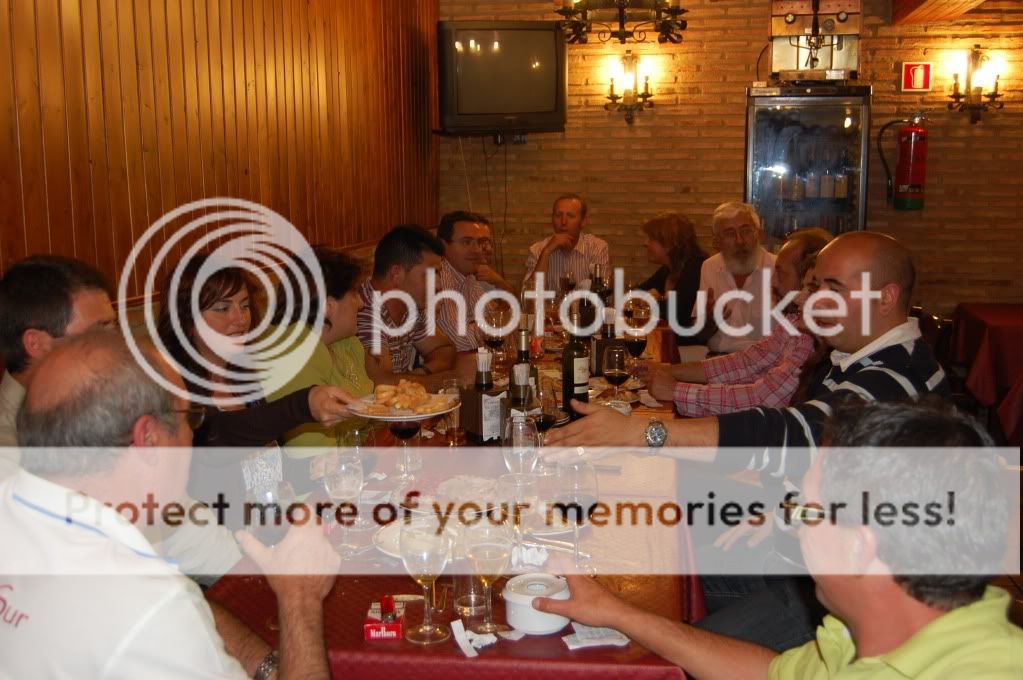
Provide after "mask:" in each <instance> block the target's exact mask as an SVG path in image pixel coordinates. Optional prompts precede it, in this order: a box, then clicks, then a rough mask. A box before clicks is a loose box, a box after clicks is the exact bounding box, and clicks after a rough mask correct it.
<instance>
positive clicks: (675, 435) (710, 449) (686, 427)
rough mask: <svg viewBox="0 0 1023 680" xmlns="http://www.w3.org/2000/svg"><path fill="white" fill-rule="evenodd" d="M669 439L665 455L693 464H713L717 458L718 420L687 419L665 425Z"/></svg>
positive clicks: (675, 420)
mask: <svg viewBox="0 0 1023 680" xmlns="http://www.w3.org/2000/svg"><path fill="white" fill-rule="evenodd" d="M664 427H665V429H667V431H668V439H667V441H666V442H665V443H664V445H665V446H666V447H669V448H667V449H665V453H666V454H667V455H669V456H671V457H673V458H678V459H680V460H687V461H690V462H693V463H713V462H714V459H715V458H716V457H717V445H718V419H717V418H716V417H713V416H711V417H708V418H685V419H672V420H669V421H666V422H665V423H664Z"/></svg>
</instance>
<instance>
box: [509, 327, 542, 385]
mask: <svg viewBox="0 0 1023 680" xmlns="http://www.w3.org/2000/svg"><path fill="white" fill-rule="evenodd" d="M531 336H532V330H531V329H529V328H520V329H519V330H518V331H517V335H516V337H515V345H516V348H517V354H516V357H515V365H516V366H518V365H519V364H527V365H528V366H529V385H530V387H532V388H533V389H534V390H535V389H536V386H537V385H538V384H539V382H540V381H539V379H538V374H537V372H536V366H534V365H533V362H532V361H530V359H529V355H530V351H529V346H530V340H531ZM514 374H515V373H514V370H513V371H512V375H514Z"/></svg>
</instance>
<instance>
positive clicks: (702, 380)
mask: <svg viewBox="0 0 1023 680" xmlns="http://www.w3.org/2000/svg"><path fill="white" fill-rule="evenodd" d="M671 376H672V377H673V378H675V380H678V381H679V382H687V383H695V384H697V385H705V384H706V383H707V372H706V371H704V370H703V362H702V361H690V362H687V363H684V364H679V365H678V366H673V367H672V369H671Z"/></svg>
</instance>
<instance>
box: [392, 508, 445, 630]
mask: <svg viewBox="0 0 1023 680" xmlns="http://www.w3.org/2000/svg"><path fill="white" fill-rule="evenodd" d="M398 541H399V543H398V549H399V551H400V552H401V560H402V562H404V564H405V571H407V572H408V573H409V575H410V576H411V577H412V579H413V580H414V581H415V582H416V583H418V584H419V585H421V586H422V587H423V623H422V624H421V625H419V626H415V627H413V628H409V629H408V630H407V631H405V639H406V640H408V641H409V642H414V643H416V644H419V645H429V644H433V643H435V642H444V641H445V640H447V639H448V638H449V637H451V631H450V630H449V629H448V627H447V626H444V625H441V624H435V623H434V622H433V607H432V606H431V605H432V603H433V584H434V582H435V581H436V580H437V577H438V576H440V575H441V573H443V572H444V568H445V567H446V566H447V565H448V561H449V560H450V559H451V535H450V534H449V533H447V532H446V531H444V530H443V527H442V526H441V524H440V523H439V521H438V519H437V517H432V516H427V517H422V518H417V519H416V520H414V521H412V522H406V523H403V524H402V525H401V534H400V535H399V538H398Z"/></svg>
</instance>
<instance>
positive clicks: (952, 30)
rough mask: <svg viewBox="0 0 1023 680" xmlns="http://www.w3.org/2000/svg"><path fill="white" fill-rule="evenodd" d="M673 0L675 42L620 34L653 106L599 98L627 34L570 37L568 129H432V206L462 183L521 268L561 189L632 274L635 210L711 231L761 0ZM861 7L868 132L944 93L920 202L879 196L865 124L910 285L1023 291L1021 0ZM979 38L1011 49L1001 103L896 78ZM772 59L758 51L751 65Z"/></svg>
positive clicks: (738, 180) (763, 11)
mask: <svg viewBox="0 0 1023 680" xmlns="http://www.w3.org/2000/svg"><path fill="white" fill-rule="evenodd" d="M683 6H685V7H686V8H688V9H689V10H690V13H689V14H688V15H687V19H688V20H689V29H688V30H687V31H686V32H685V40H684V42H683V44H682V45H681V46H659V45H657V43H655V42H654V43H647V44H643V45H638V46H636V45H630V46H629V47H630V48H631V49H633V51H634V52H637V53H639V54H641V55H642V56H643V57H644V59H647V58H650V59H656V60H657V67H658V71H659V74H658V75H657V76H655V77H654V78H652V79H651V81H652V86H653V88H654V91H655V95H656V96H655V102H656V106H655V107H654V108H653V109H648V110H646V111H644V112H642V113H641V114H639V115H638V116H637V118H636V122H635V124H634V125H632V126H631V127H630V126H628V125H626V124H625V122H624V121H623V119H622V115H621V114H615V113H608V112H605V111H604V110H603V108H602V104H603V103H604V94H605V93H606V88H607V75H606V73H607V62H608V60H610V59H612V58H614V57H615V56H620V55H621V54H622V53H623V50H624V48H623V47H622V46H621V45H617V44H615V45H610V44H607V45H602V44H599V43H598V44H590V45H570V46H569V47H568V69H569V82H568V106H569V109H568V125H567V127H566V131H565V132H564V133H563V134H533V135H530V136H529V138H528V141H527V143H526V144H524V145H509V146H504V147H495V146H494V145H493V143H492V142H491V140H489V139H487V140H482V139H481V138H469V137H466V138H464V139H462V140H461V141H459V140H457V139H443V140H442V141H441V161H440V207H441V210H442V211H446V210H451V209H455V208H463V207H466V206H467V203H468V199H467V196H466V184H467V183H468V191H469V194H470V195H471V200H472V207H473V208H474V209H476V210H480V211H482V212H485V213H488V214H490V215H491V216H492V217H493V218H494V220H495V225H496V226H497V230H498V234H499V235H500V236H501V237H502V241H503V247H504V267H505V271H506V275H507V276H508V277H509V278H511V279H518V278H520V277H521V276H522V271H523V261H524V257H525V252H526V249H527V248H528V245H529V244H530V243H531V242H533V241H535V240H536V239H538V238H541V237H543V236H546V235H547V234H548V233H549V231H550V223H549V217H548V216H549V212H550V203H551V201H552V199H553V198H554V197H555V196H556V195H557V194H558V193H560V192H562V191H578V192H580V193H582V194H584V195H586V196H587V197H588V198H589V201H590V205H591V215H592V218H591V225H590V226H591V230H592V231H593V232H594V233H596V234H598V235H600V236H602V237H604V238H606V239H607V240H608V241H609V242H610V243H611V244H612V258H613V260H614V262H615V264H616V265H619V266H624V267H627V268H628V270H629V271H630V273H634V274H635V275H640V274H645V273H646V272H649V271H650V270H651V269H652V267H651V266H650V265H648V264H647V263H646V257H645V251H644V249H643V247H642V244H643V236H642V233H641V232H640V230H639V228H638V226H639V224H640V223H641V222H642V221H643V220H644V219H646V218H648V217H651V216H653V215H654V214H656V213H658V212H660V211H663V210H667V209H675V210H680V211H682V212H685V213H687V214H688V215H689V216H690V217H691V218H692V219H693V220H694V221H695V222H696V223H697V225H698V226H699V229H700V236H701V241H702V242H703V243H704V244H705V246H708V247H709V236H710V226H709V225H710V215H711V213H712V211H713V209H714V207H715V206H716V205H717V204H718V203H720V202H722V201H725V200H733V199H737V198H741V197H742V193H743V183H744V145H745V127H744V125H745V88H746V86H747V85H749V84H750V82H751V81H753V80H755V79H756V77H755V69H756V62H757V56H758V54H759V53H760V51H761V49H762V48H763V47H764V46H765V45H766V42H767V38H768V22H769V15H770V3H769V2H768V0H685V1H684V2H683ZM553 8H554V3H553V2H552V1H551V0H547V1H545V2H516V1H514V0H507V1H499V0H489V1H481V0H440V17H441V19H505V20H515V19H519V20H534V19H544V20H554V19H557V18H558V17H557V15H556V14H554V13H553ZM864 10H865V24H866V27H865V30H864V36H863V38H864V39H863V42H862V43H861V63H860V71H861V82H863V83H869V84H871V85H873V86H874V93H875V94H874V107H873V121H874V134H875V135H876V132H877V128H878V127H879V126H880V125H881V124H882V123H884V122H885V121H887V120H890V119H892V118H896V117H905V116H907V115H908V114H910V113H911V112H913V111H915V110H918V109H919V108H921V107H928V108H931V107H934V108H936V109H940V110H936V111H935V112H934V113H933V119H932V120H931V121H930V122H929V123H928V128H929V129H930V130H931V138H930V163H929V166H928V170H929V174H928V179H927V191H928V199H927V208H926V209H925V210H924V211H922V212H914V213H907V212H896V211H893V210H891V209H889V208H888V207H887V206H886V205H885V199H884V171H883V169H882V167H881V163H880V161H879V159H878V158H877V151H876V149H875V148H874V138H873V136H872V139H871V158H870V185H869V186H870V199H869V206H868V228H870V229H873V230H877V231H883V232H886V233H890V234H892V235H894V236H896V237H897V238H899V239H902V240H903V241H904V242H905V243H907V244H908V245H909V246H910V247H911V248H912V249H913V251H914V253H915V255H916V257H917V259H918V261H919V262H918V264H919V270H920V276H919V286H918V288H917V291H916V294H915V296H914V297H915V300H916V301H918V302H922V303H923V304H924V305H926V306H928V307H931V308H935V309H937V310H940V311H943V312H947V311H950V310H951V308H952V307H953V306H954V304H955V302H956V301H959V300H992V301H1013V302H1023V283H1021V281H1020V277H1019V276H1018V275H1017V272H1019V270H1020V267H1019V264H1018V263H1019V262H1023V239H1021V238H1019V234H1020V233H1021V229H1020V228H1019V227H1018V226H1017V225H1016V224H1015V223H1014V221H1013V220H1014V218H1016V217H1017V216H1019V215H1023V176H1021V174H1020V170H1021V163H1020V161H1021V160H1023V108H1021V107H1023V101H1021V100H1023V98H1021V97H1020V96H1019V95H1020V93H1019V90H1020V86H1021V79H1023V2H1021V1H1019V0H987V2H985V3H984V4H983V5H981V6H980V7H978V8H977V9H975V10H973V11H972V12H970V13H968V14H966V15H964V16H963V17H962V18H961V19H960V20H958V21H955V22H952V23H946V24H940V25H930V26H895V27H893V26H891V25H889V23H890V22H889V17H890V14H891V3H890V0H864ZM594 42H596V41H594ZM974 43H982V44H983V46H984V47H985V48H988V49H992V50H997V51H999V53H1000V54H1001V56H1002V57H1004V59H1005V61H1006V63H1007V66H1008V71H1007V75H1005V76H1003V78H1002V88H1003V89H1004V90H1005V91H1006V92H1007V96H1006V97H1005V100H1006V109H1005V110H1004V111H1002V112H999V113H997V114H988V115H985V117H984V120H983V121H982V122H981V123H980V124H979V125H975V126H971V125H970V124H969V121H968V120H967V117H966V115H965V114H961V113H950V112H947V111H945V110H944V101H945V98H944V97H945V94H947V91H948V89H949V88H950V86H951V83H950V79H949V77H946V75H945V74H944V73H942V72H941V70H940V69H938V73H937V76H936V82H935V87H934V90H933V91H932V92H931V93H929V94H928V95H927V96H920V95H908V94H901V93H899V92H898V63H899V62H901V61H909V60H928V61H934V62H941V60H942V59H943V58H944V56H945V55H946V54H948V52H947V50H949V49H956V48H958V49H965V48H966V47H968V46H970V45H972V44H974ZM769 62H770V60H769V55H768V54H765V55H764V58H763V62H762V64H761V71H762V77H766V72H767V70H768V69H769ZM937 65H938V64H937V63H936V67H937ZM892 137H893V135H891V134H889V135H888V136H887V140H888V142H889V148H892V147H893V139H892ZM889 153H890V154H891V153H892V152H891V151H890V152H889ZM463 157H464V161H463ZM463 162H464V165H463ZM505 168H507V172H506V171H505ZM506 187H507V190H506Z"/></svg>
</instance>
